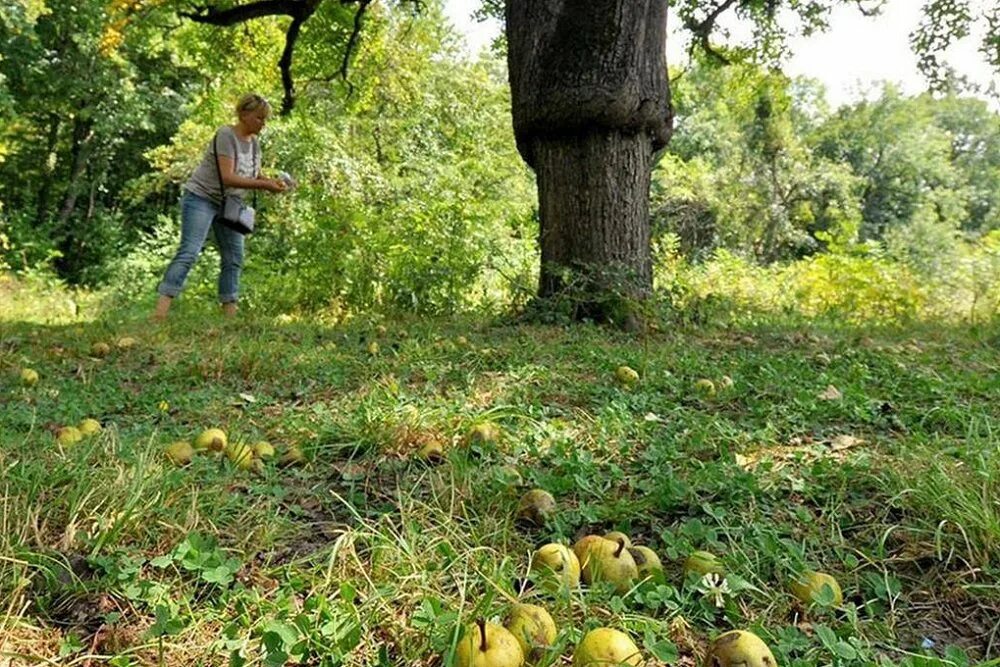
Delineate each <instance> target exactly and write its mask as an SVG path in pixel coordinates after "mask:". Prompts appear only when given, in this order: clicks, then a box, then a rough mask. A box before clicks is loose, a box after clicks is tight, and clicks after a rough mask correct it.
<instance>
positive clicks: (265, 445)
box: [251, 440, 275, 459]
mask: <svg viewBox="0 0 1000 667" xmlns="http://www.w3.org/2000/svg"><path fill="white" fill-rule="evenodd" d="M251 449H252V450H253V455H254V456H256V457H257V458H259V459H273V458H274V454H275V451H274V445H272V444H271V443H269V442H267V441H266V440H261V441H260V442H255V443H254V444H253V446H252V447H251Z"/></svg>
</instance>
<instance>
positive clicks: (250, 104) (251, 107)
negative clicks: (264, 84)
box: [236, 93, 271, 117]
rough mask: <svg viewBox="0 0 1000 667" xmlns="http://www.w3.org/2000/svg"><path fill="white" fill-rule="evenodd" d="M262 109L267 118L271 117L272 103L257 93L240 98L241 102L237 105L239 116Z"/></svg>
mask: <svg viewBox="0 0 1000 667" xmlns="http://www.w3.org/2000/svg"><path fill="white" fill-rule="evenodd" d="M262 107H263V109H264V114H265V117H268V116H270V115H271V103H270V102H268V101H267V100H266V99H264V98H263V97H261V96H260V95H258V94H257V93H247V94H246V95H243V96H242V97H240V100H239V102H237V103H236V115H237V116H239V115H242V114H244V113H249V112H251V111H257V110H258V109H260V108H262Z"/></svg>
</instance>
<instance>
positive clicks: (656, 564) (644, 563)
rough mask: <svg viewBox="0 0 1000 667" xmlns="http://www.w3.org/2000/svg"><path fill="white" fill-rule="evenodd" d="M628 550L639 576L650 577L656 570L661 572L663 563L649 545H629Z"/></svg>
mask: <svg viewBox="0 0 1000 667" xmlns="http://www.w3.org/2000/svg"><path fill="white" fill-rule="evenodd" d="M628 552H629V553H630V554H632V558H633V560H635V566H636V569H638V570H639V576H640V577H652V576H655V575H656V573H657V572H663V563H661V562H660V557H659V556H657V555H656V552H655V551H653V550H652V549H650V548H649V547H641V546H640V547H629V548H628Z"/></svg>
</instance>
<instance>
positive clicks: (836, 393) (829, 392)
mask: <svg viewBox="0 0 1000 667" xmlns="http://www.w3.org/2000/svg"><path fill="white" fill-rule="evenodd" d="M843 397H844V395H843V394H842V393H840V390H839V389H837V388H836V387H834V386H833V385H832V384H831V385H829V386H827V388H826V389H824V390H823V391H821V392H820V393H819V394H817V395H816V398H818V399H819V400H821V401H839V400H840V399H842V398H843Z"/></svg>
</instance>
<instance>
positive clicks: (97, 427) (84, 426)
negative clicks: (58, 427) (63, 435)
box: [76, 417, 101, 438]
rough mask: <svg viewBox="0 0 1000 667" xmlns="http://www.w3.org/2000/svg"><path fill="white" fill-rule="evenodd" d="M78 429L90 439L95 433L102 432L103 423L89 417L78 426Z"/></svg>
mask: <svg viewBox="0 0 1000 667" xmlns="http://www.w3.org/2000/svg"><path fill="white" fill-rule="evenodd" d="M76 427H77V428H78V429H80V433H82V434H83V435H84V436H86V437H88V438H89V437H90V436H92V435H94V434H95V433H100V432H101V422H99V421H97V420H96V419H91V418H89V417H88V418H87V419H84V420H83V421H81V422H80V423H79V424H77V425H76Z"/></svg>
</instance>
